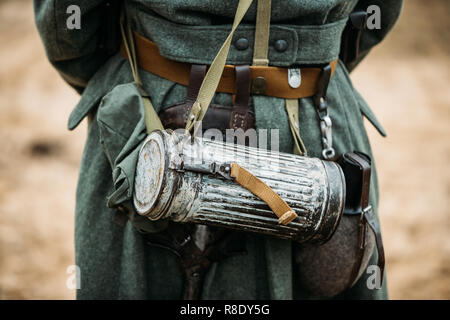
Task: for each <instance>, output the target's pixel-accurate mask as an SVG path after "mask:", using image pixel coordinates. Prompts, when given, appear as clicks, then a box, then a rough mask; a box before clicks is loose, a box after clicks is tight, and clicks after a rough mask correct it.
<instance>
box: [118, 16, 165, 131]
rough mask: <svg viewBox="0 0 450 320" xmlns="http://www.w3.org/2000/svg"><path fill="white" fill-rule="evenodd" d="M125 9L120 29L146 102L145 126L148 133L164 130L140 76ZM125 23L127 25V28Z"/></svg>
mask: <svg viewBox="0 0 450 320" xmlns="http://www.w3.org/2000/svg"><path fill="white" fill-rule="evenodd" d="M124 15H125V14H124V10H122V15H121V17H120V31H121V33H122V38H123V43H124V46H125V50H126V52H127V54H128V57H129V59H130V66H131V72H132V73H133V79H134V82H135V84H136V86H137V87H138V90H139V93H140V94H141V97H142V102H143V104H144V113H145V127H146V130H147V133H151V132H152V131H153V130H157V129H159V130H164V126H163V124H162V123H161V120H160V119H159V117H158V114H157V113H156V111H155V108H154V107H153V104H152V102H151V101H150V97H149V96H148V95H147V93H146V92H144V89H143V85H142V81H141V78H140V77H139V71H138V61H137V58H136V45H135V43H134V36H133V32H132V31H131V28H130V26H129V24H128V23H127V22H126V20H125V17H124ZM124 25H126V28H127V30H125V27H124Z"/></svg>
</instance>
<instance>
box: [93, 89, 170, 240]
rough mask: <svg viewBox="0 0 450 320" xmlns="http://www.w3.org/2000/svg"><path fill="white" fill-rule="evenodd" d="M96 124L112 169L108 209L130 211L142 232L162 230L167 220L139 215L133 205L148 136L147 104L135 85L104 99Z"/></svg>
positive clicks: (109, 94)
mask: <svg viewBox="0 0 450 320" xmlns="http://www.w3.org/2000/svg"><path fill="white" fill-rule="evenodd" d="M97 123H98V126H99V132H100V143H101V146H102V148H103V151H104V153H105V155H106V157H107V158H108V161H109V163H110V165H111V169H112V178H113V190H112V192H111V194H110V195H109V196H108V197H107V205H108V207H110V208H119V209H121V211H125V212H127V213H128V218H129V219H130V221H131V223H132V224H133V226H134V227H136V228H137V229H138V230H139V231H141V232H145V233H154V232H159V231H161V230H163V229H164V228H165V227H166V224H167V222H166V221H150V220H148V219H147V218H145V217H142V216H139V215H138V214H136V212H135V210H134V206H133V203H132V202H133V188H134V178H135V171H136V164H137V158H138V154H139V150H140V147H141V145H142V143H143V141H144V139H145V137H146V136H147V134H146V127H145V112H144V105H143V102H142V98H141V95H140V93H139V91H138V89H137V87H136V86H135V84H134V83H127V84H123V85H118V86H116V87H115V88H114V89H113V90H111V91H110V92H109V93H108V94H106V95H105V96H104V97H103V99H102V101H101V103H100V106H99V108H98V112H97Z"/></svg>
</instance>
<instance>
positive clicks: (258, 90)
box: [120, 32, 337, 99]
mask: <svg viewBox="0 0 450 320" xmlns="http://www.w3.org/2000/svg"><path fill="white" fill-rule="evenodd" d="M134 36H135V45H136V56H137V60H138V62H139V67H141V68H142V69H144V70H145V71H147V72H150V73H152V74H155V75H157V76H159V77H161V78H164V79H167V80H170V81H173V82H176V83H178V84H181V85H184V86H187V85H188V84H189V77H190V70H191V64H190V63H183V62H177V61H173V60H169V59H167V58H165V57H163V56H162V55H161V54H160V53H159V50H158V47H157V46H156V44H155V43H153V42H152V41H150V40H148V39H146V38H144V37H142V36H141V35H139V34H137V33H136V32H135V33H134ZM120 52H121V53H122V55H123V56H124V57H125V58H128V56H127V53H126V51H125V49H124V46H123V44H122V47H121V50H120ZM330 66H331V70H332V71H331V72H332V74H333V73H334V71H335V69H336V66H337V60H334V61H332V62H331V63H330ZM321 72H322V69H321V68H300V76H301V83H300V85H299V86H298V87H297V88H293V87H291V86H290V85H289V82H288V74H289V69H288V68H280V67H265V66H251V67H250V77H251V92H252V93H253V94H262V95H266V96H271V97H277V98H284V99H295V98H297V99H299V98H305V97H310V96H313V95H314V94H315V93H316V91H317V88H318V82H319V78H320V75H321ZM217 92H224V93H231V94H235V93H236V72H235V66H233V65H226V66H225V69H224V71H223V74H222V77H221V79H220V82H219V86H218V88H217Z"/></svg>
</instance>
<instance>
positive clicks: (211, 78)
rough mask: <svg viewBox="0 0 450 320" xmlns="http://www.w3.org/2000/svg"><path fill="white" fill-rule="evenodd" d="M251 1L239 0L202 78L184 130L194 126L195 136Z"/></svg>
mask: <svg viewBox="0 0 450 320" xmlns="http://www.w3.org/2000/svg"><path fill="white" fill-rule="evenodd" d="M252 2H253V0H239V5H238V8H237V10H236V15H235V17H234V22H233V27H232V28H231V32H230V34H229V35H228V37H227V39H226V40H225V42H224V44H223V45H222V47H221V48H220V50H219V52H218V53H217V56H216V57H215V58H214V61H213V62H212V64H211V66H210V68H209V70H208V72H207V73H206V76H205V79H204V80H203V83H202V86H201V87H200V92H199V93H198V97H197V100H196V101H195V103H194V105H193V106H192V109H191V113H190V115H189V118H188V121H187V123H186V131H188V132H189V131H191V129H192V128H194V132H193V136H195V134H196V131H197V130H198V128H199V124H200V122H201V121H202V120H203V118H204V116H205V114H206V110H207V109H208V107H209V104H210V103H211V100H212V98H213V96H214V93H215V92H216V89H217V86H218V85H219V81H220V78H221V75H222V72H223V69H224V67H225V62H226V60H227V56H228V51H229V50H230V45H231V40H232V38H233V35H234V32H235V31H236V29H237V27H238V26H239V24H240V23H241V21H242V19H243V18H244V15H245V14H246V12H247V10H248V8H249V7H250V5H251V4H252ZM196 122H197V124H196Z"/></svg>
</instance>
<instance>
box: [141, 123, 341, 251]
mask: <svg viewBox="0 0 450 320" xmlns="http://www.w3.org/2000/svg"><path fill="white" fill-rule="evenodd" d="M180 139H181V138H180V136H175V135H174V134H168V133H166V132H160V131H157V132H153V133H152V134H151V135H149V137H148V138H147V140H146V142H145V143H144V145H143V147H142V149H141V151H140V155H139V161H138V166H137V172H136V180H135V182H136V183H135V195H134V203H135V207H136V210H137V212H138V213H139V214H141V215H144V216H147V217H148V218H149V219H152V220H157V219H161V218H167V217H169V218H171V219H172V220H174V221H178V222H193V223H199V224H207V225H215V226H219V227H226V228H231V229H237V230H240V231H248V232H257V233H263V234H267V235H272V236H276V237H280V238H286V239H293V240H296V241H299V242H305V241H317V242H323V241H326V240H327V239H328V238H329V237H330V236H331V235H332V234H333V232H334V230H335V228H336V226H337V224H338V222H339V219H340V217H341V215H342V211H343V208H344V197H345V180H344V177H343V174H342V170H341V169H340V167H339V166H338V165H337V164H335V163H333V162H328V161H322V160H320V159H316V158H307V157H300V156H296V155H291V154H285V153H277V152H270V151H266V150H262V149H256V148H250V147H244V146H239V145H234V144H227V143H222V142H212V141H209V140H208V141H207V140H205V141H203V140H201V139H196V140H195V142H194V143H193V144H192V143H191V142H190V140H189V141H184V142H182V141H181V140H180ZM156 145H157V147H156ZM152 153H154V155H153V156H151V155H152ZM149 157H151V158H152V159H154V161H152V160H150V159H149ZM230 162H237V163H238V164H240V165H241V166H243V167H244V168H246V169H247V170H249V171H250V172H252V173H253V174H254V175H255V176H257V177H258V178H260V179H261V180H262V181H264V182H265V183H266V184H268V185H269V186H270V187H271V188H272V189H273V190H275V191H276V192H277V193H278V194H279V195H280V196H281V197H282V198H283V199H284V200H285V201H286V202H287V203H288V204H289V206H290V207H291V208H292V209H293V210H294V211H295V212H296V213H297V214H298V217H297V218H296V219H295V220H293V221H292V222H291V223H289V224H288V225H286V226H284V225H280V224H278V218H277V216H276V215H275V214H274V213H273V212H272V211H271V210H270V208H269V207H268V206H267V204H265V203H264V202H263V201H261V200H260V199H259V198H258V197H256V196H255V195H253V194H252V193H251V192H249V191H248V190H246V189H244V188H242V187H241V186H240V185H238V184H237V183H235V182H233V181H231V180H227V179H224V178H223V177H220V176H218V175H212V174H210V171H211V168H212V167H214V164H221V163H230ZM149 175H150V176H151V177H149ZM161 177H162V178H161ZM161 179H162V180H163V181H161Z"/></svg>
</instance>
